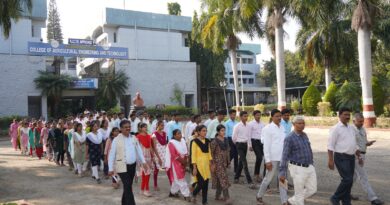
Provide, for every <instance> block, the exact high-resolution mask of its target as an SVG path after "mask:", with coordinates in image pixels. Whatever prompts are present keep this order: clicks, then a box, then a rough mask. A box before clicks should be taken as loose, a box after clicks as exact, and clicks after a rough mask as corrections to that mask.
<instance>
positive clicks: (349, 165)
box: [332, 152, 355, 205]
mask: <svg viewBox="0 0 390 205" xmlns="http://www.w3.org/2000/svg"><path fill="white" fill-rule="evenodd" d="M334 163H335V164H336V168H337V171H338V172H339V174H340V176H341V182H340V184H339V186H338V187H337V190H336V192H335V193H334V194H333V196H332V198H333V199H335V200H336V201H338V202H339V201H341V202H342V204H343V205H351V189H352V184H353V174H354V171H355V155H348V154H342V153H337V152H335V153H334Z"/></svg>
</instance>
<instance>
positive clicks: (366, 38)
mask: <svg viewBox="0 0 390 205" xmlns="http://www.w3.org/2000/svg"><path fill="white" fill-rule="evenodd" d="M370 35H371V31H370V30H369V29H368V28H366V27H363V28H359V30H358V51H359V70H360V80H361V83H362V94H363V115H364V118H365V121H364V124H365V125H366V126H367V127H372V126H373V125H374V124H375V122H376V116H375V112H374V102H373V96H372V64H371V38H370Z"/></svg>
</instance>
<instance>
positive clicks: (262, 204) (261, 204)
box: [256, 197, 265, 205]
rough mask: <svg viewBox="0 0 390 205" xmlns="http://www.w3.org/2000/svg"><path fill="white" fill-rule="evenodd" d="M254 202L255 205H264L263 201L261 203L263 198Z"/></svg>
mask: <svg viewBox="0 0 390 205" xmlns="http://www.w3.org/2000/svg"><path fill="white" fill-rule="evenodd" d="M256 202H257V205H265V203H264V201H263V198H261V197H260V198H258V197H256Z"/></svg>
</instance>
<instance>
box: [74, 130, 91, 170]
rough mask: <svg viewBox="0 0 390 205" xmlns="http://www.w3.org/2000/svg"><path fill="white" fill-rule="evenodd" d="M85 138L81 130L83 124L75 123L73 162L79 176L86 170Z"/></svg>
mask: <svg viewBox="0 0 390 205" xmlns="http://www.w3.org/2000/svg"><path fill="white" fill-rule="evenodd" d="M86 139H87V136H86V135H85V131H84V130H83V125H82V124H81V123H76V125H75V128H74V132H73V146H74V159H73V162H75V163H76V170H77V174H78V175H79V177H83V176H84V172H85V171H86V170H87V164H88V163H87V162H88V160H87V159H86V142H85V141H86Z"/></svg>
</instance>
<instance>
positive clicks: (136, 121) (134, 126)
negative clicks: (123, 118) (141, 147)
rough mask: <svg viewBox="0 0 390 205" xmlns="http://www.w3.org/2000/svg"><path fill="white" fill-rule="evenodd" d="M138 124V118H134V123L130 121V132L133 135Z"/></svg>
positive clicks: (136, 130)
mask: <svg viewBox="0 0 390 205" xmlns="http://www.w3.org/2000/svg"><path fill="white" fill-rule="evenodd" d="M140 122H141V120H139V119H138V117H136V118H135V119H134V121H132V120H131V119H130V123H131V132H134V133H136V132H138V124H139V123H140Z"/></svg>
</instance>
